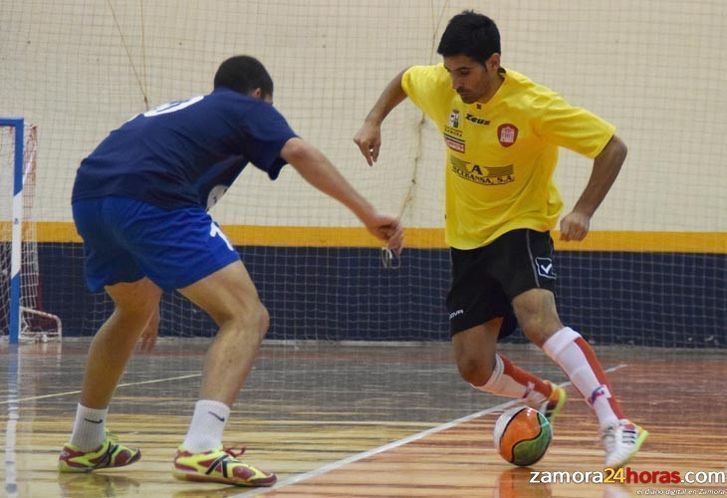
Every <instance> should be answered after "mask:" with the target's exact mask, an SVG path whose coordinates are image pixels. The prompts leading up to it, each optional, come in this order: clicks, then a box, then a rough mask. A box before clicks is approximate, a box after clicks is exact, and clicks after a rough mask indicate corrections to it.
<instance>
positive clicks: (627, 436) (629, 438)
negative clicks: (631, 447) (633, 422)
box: [621, 426, 636, 444]
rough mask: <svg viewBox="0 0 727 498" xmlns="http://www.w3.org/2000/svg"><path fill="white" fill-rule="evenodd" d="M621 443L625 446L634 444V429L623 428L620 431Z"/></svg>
mask: <svg viewBox="0 0 727 498" xmlns="http://www.w3.org/2000/svg"><path fill="white" fill-rule="evenodd" d="M621 441H623V442H624V443H626V444H634V443H635V442H636V427H634V426H630V427H628V426H627V427H624V428H623V430H622V431H621Z"/></svg>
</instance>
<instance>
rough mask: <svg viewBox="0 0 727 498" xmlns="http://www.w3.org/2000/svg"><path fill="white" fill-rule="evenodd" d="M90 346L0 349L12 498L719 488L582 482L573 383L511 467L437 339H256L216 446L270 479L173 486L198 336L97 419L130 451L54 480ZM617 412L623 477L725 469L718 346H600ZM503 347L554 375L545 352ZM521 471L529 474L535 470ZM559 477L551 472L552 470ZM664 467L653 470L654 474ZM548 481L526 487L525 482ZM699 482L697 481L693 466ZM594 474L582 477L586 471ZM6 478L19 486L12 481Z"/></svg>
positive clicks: (726, 487)
mask: <svg viewBox="0 0 727 498" xmlns="http://www.w3.org/2000/svg"><path fill="white" fill-rule="evenodd" d="M87 345H88V343H87V341H79V340H75V341H73V340H67V341H66V342H64V343H63V344H62V345H58V344H38V345H24V346H21V347H20V349H19V350H18V351H15V350H12V349H10V348H9V347H8V346H7V344H3V345H2V346H0V358H2V363H1V365H2V366H3V367H2V371H0V405H1V406H0V419H2V423H3V427H2V431H0V438H1V440H0V451H3V452H4V458H3V462H4V464H3V466H2V467H0V480H2V481H3V484H4V490H5V493H6V496H22V497H26V496H28V497H31V496H32V497H107V496H117V497H120V496H144V497H178V498H180V497H233V496H240V497H245V496H260V495H264V496H269V497H356V498H359V497H463V498H464V497H478V498H480V497H485V498H489V497H512V498H532V497H538V498H539V497H581V498H590V497H598V498H625V497H630V496H680V495H684V496H720V495H722V496H724V495H727V482H722V483H714V482H713V483H711V484H707V483H701V484H699V483H695V484H689V485H687V484H673V483H670V484H660V483H656V484H654V483H636V484H630V485H621V484H594V483H590V484H589V483H583V482H570V483H564V482H562V481H563V480H564V479H566V475H565V473H568V476H569V478H570V479H571V480H572V481H573V480H575V481H577V480H582V479H583V478H584V476H585V472H588V471H598V470H601V465H600V463H601V459H602V451H601V449H600V444H599V442H598V438H597V435H596V423H595V419H594V417H593V416H592V415H591V414H590V412H589V410H588V409H587V407H586V406H585V404H584V403H583V402H582V401H581V400H579V399H578V395H577V393H576V392H575V390H574V389H573V388H572V387H570V388H569V389H568V393H569V395H570V402H569V404H568V405H567V406H566V408H565V411H564V413H563V415H562V416H561V418H559V419H558V421H557V423H556V426H555V430H554V432H555V436H554V441H553V444H552V446H551V448H550V450H549V452H548V454H547V455H546V456H545V458H544V459H543V460H542V461H541V462H539V463H538V464H536V465H535V466H534V468H533V469H516V468H514V467H512V466H510V465H509V464H507V463H505V462H504V461H502V460H501V459H500V458H499V457H498V456H497V454H496V453H495V451H494V450H493V449H492V447H491V446H492V443H491V440H492V437H491V432H492V426H493V423H494V421H495V419H496V418H497V415H498V413H499V412H501V411H502V409H503V404H502V403H503V402H504V401H506V400H503V399H497V398H494V397H490V396H487V395H484V394H482V393H480V392H477V391H475V390H473V389H472V388H470V387H469V386H467V385H466V384H464V383H463V382H462V381H460V380H459V378H458V376H457V374H456V371H455V368H454V366H453V364H452V361H451V351H450V347H449V345H448V344H428V345H417V346H401V345H384V346H352V345H340V344H317V345H316V344H305V345H298V346H294V345H265V346H264V347H263V349H262V351H261V354H260V358H259V361H258V363H257V366H256V368H255V370H254V371H253V373H252V375H251V377H250V378H249V380H248V383H247V386H246V388H245V390H244V391H243V393H242V394H241V396H240V399H239V402H238V403H237V405H236V406H235V407H234V409H233V416H232V417H231V421H230V423H229V424H228V427H227V431H226V441H225V442H226V443H227V444H228V445H229V444H230V443H235V442H238V441H239V442H241V443H242V444H244V445H245V446H246V448H247V452H246V455H247V459H248V460H249V461H250V462H252V463H255V464H257V465H259V466H260V467H262V468H265V469H268V470H272V471H274V472H276V473H277V474H278V477H279V483H278V485H277V486H276V487H275V488H272V489H267V490H256V489H253V490H246V489H245V488H232V487H228V486H223V485H214V484H209V485H207V484H196V483H187V482H183V481H177V480H174V479H173V478H172V477H171V474H170V468H171V459H172V457H173V454H174V450H175V447H176V446H177V445H178V444H179V443H180V442H181V440H182V438H183V435H184V433H185V431H186V426H187V423H188V421H189V417H190V415H191V411H192V408H193V404H194V401H195V400H196V398H197V389H198V386H199V380H200V377H199V371H200V366H201V362H202V355H203V352H204V350H205V348H206V345H207V342H206V341H204V340H198V339H196V340H183V341H179V340H177V341H163V342H162V343H161V344H159V345H158V346H157V348H156V350H155V351H154V352H153V353H151V354H146V355H138V356H137V357H135V358H134V360H133V361H132V364H131V365H130V368H129V370H128V372H127V374H126V376H125V377H124V379H123V380H122V383H123V384H122V386H120V387H119V389H118V391H117V394H116V397H115V399H114V402H113V403H112V405H111V412H110V415H109V426H110V429H111V430H113V431H114V432H117V433H118V434H119V435H120V437H121V438H122V440H123V441H124V442H126V443H128V444H132V445H138V446H139V447H140V448H141V450H142V454H143V457H142V460H141V461H140V462H139V463H137V464H135V465H133V466H130V467H127V468H122V469H116V470H112V471H105V472H98V473H95V474H89V475H58V474H57V473H56V471H55V463H56V458H57V455H58V451H59V449H60V447H61V446H62V445H63V443H64V442H65V441H66V439H67V437H68V434H69V431H70V429H71V425H72V419H73V415H74V411H75V404H76V402H77V399H78V394H77V389H78V386H79V384H80V379H81V374H82V365H83V362H84V360H85V353H86V349H87ZM597 352H599V354H600V356H601V359H602V361H603V363H604V365H605V367H606V368H608V369H609V370H610V374H609V375H610V378H611V379H612V381H613V384H614V388H615V390H616V392H617V394H618V395H619V396H620V398H621V399H622V404H623V405H624V407H625V409H626V411H627V414H629V415H630V416H631V417H632V418H633V419H635V420H637V421H638V422H639V423H641V424H642V425H644V426H645V427H647V428H648V429H649V430H650V431H651V437H650V439H649V440H648V441H647V443H646V445H645V447H644V448H643V450H642V452H641V453H640V454H639V456H638V457H637V458H636V459H635V460H634V461H633V462H632V463H631V465H630V467H631V470H632V471H633V472H634V473H640V474H642V479H643V478H644V477H649V476H651V475H652V474H653V472H679V473H680V475H681V476H684V475H685V474H686V473H687V472H690V471H693V472H712V473H713V474H712V478H713V479H714V478H717V477H718V476H719V472H721V473H722V474H721V475H722V476H724V475H725V473H727V467H726V465H727V403H726V402H725V396H726V395H727V388H725V379H726V378H727V360H726V358H727V357H726V356H725V352H718V351H712V352H705V351H687V350H678V351H674V350H667V349H651V350H649V349H638V348H602V349H597ZM506 353H507V354H508V355H509V356H510V357H511V358H512V359H513V360H514V361H516V362H518V363H519V364H521V365H522V366H524V367H526V368H529V369H531V370H533V371H535V372H537V373H539V374H542V375H543V376H545V377H546V378H550V379H553V380H555V381H558V382H563V381H565V380H566V379H565V378H564V376H563V374H562V373H561V372H560V371H559V370H558V369H557V368H556V367H554V366H553V365H552V364H551V363H550V362H549V361H548V360H547V359H546V358H545V357H544V355H543V354H542V353H541V352H540V351H538V350H536V349H534V348H532V347H526V346H509V347H507V348H506ZM532 471H538V472H540V475H539V476H537V477H533V474H532V473H531V472H532ZM554 472H560V473H561V475H560V476H557V475H554V474H552V473H554ZM656 475H661V474H656ZM548 476H550V480H553V479H560V481H559V482H549V483H548V482H546V483H531V482H530V481H531V480H532V479H540V480H541V481H542V480H545V481H547V480H548ZM696 477H701V478H704V477H705V474H699V475H697V476H696ZM592 479H593V478H592ZM13 484H14V485H15V487H14V486H13Z"/></svg>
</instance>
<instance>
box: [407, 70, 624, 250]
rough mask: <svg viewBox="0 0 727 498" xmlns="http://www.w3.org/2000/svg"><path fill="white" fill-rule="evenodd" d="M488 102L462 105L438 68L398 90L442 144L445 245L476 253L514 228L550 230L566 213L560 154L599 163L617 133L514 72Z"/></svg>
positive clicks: (414, 74)
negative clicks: (558, 172) (556, 177)
mask: <svg viewBox="0 0 727 498" xmlns="http://www.w3.org/2000/svg"><path fill="white" fill-rule="evenodd" d="M503 76H504V81H503V82H502V84H501V85H500V88H499V89H498V90H497V92H496V93H495V95H494V96H493V97H492V98H491V99H490V100H489V101H488V102H486V103H480V102H475V103H472V104H465V103H464V102H463V101H462V99H461V98H460V97H459V95H458V94H457V92H455V91H454V89H453V88H452V83H451V80H450V77H449V73H447V70H446V69H445V68H444V65H443V64H437V65H434V66H413V67H411V68H409V69H408V70H407V71H405V72H404V75H403V76H402V80H401V86H402V89H403V90H404V91H405V92H406V94H407V95H408V97H409V98H410V99H411V100H412V101H413V102H414V103H415V104H416V105H417V107H419V108H420V109H421V110H422V111H423V112H424V113H425V114H426V115H427V116H429V118H431V119H432V121H434V123H435V124H436V126H437V127H438V128H439V131H440V132H441V133H442V135H443V137H444V143H445V145H446V149H447V157H446V163H445V168H446V174H445V218H446V229H445V239H446V242H447V244H448V245H449V246H451V247H454V248H457V249H474V248H477V247H482V246H484V245H487V244H489V243H491V242H493V241H494V240H495V239H496V238H497V237H499V236H500V235H502V234H504V233H506V232H509V231H511V230H515V229H518V228H531V229H533V230H538V231H546V230H551V229H553V228H554V227H555V225H556V222H557V221H558V216H559V215H560V212H561V210H562V208H563V202H562V200H561V197H560V194H559V193H558V190H557V188H556V187H555V184H554V182H553V172H554V171H555V166H556V163H557V161H558V147H567V148H568V149H570V150H572V151H574V152H577V153H579V154H582V155H584V156H587V157H590V158H594V157H596V156H597V155H598V154H599V153H600V152H601V151H602V150H603V148H604V147H605V146H606V144H608V142H609V141H610V140H611V138H612V137H613V134H614V129H615V128H614V126H613V125H612V124H610V123H608V122H606V121H604V120H603V119H601V118H600V117H598V116H596V115H595V114H593V113H591V112H589V111H587V110H585V109H582V108H579V107H573V106H571V105H570V104H568V103H567V102H566V101H565V100H564V99H563V97H561V96H560V95H558V94H557V93H555V92H553V91H552V90H550V89H548V88H546V87H544V86H542V85H539V84H537V83H534V82H533V81H531V80H530V79H528V78H527V77H525V76H523V75H522V74H519V73H517V72H515V71H512V70H509V69H508V70H506V71H505V72H504V74H503Z"/></svg>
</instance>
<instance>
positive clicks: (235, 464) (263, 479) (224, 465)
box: [172, 446, 277, 486]
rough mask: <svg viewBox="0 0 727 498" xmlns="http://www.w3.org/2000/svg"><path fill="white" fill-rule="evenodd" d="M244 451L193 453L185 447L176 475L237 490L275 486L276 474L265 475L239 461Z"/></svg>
mask: <svg viewBox="0 0 727 498" xmlns="http://www.w3.org/2000/svg"><path fill="white" fill-rule="evenodd" d="M244 452H245V450H244V449H237V450H236V449H234V448H223V447H222V446H220V447H219V448H217V449H214V450H210V451H205V452H203V453H190V452H188V451H186V450H184V449H183V448H182V447H181V446H180V447H179V449H178V450H177V456H176V457H174V470H173V471H172V474H173V475H174V477H176V478H177V479H184V480H188V481H200V482H221V483H224V484H233V485H235V486H272V485H273V484H275V481H277V477H276V476H275V474H272V473H268V472H263V471H262V470H260V469H258V468H256V467H253V466H252V465H249V464H247V463H244V462H242V461H240V460H239V459H238V458H237V457H239V456H240V455H242V454H243V453H244Z"/></svg>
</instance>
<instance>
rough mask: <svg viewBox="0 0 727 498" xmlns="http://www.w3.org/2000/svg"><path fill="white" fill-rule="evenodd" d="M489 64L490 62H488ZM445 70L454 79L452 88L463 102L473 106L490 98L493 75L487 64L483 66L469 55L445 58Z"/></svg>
mask: <svg viewBox="0 0 727 498" xmlns="http://www.w3.org/2000/svg"><path fill="white" fill-rule="evenodd" d="M488 62H489V61H488ZM444 68H445V69H446V70H447V72H448V73H449V76H450V78H451V79H452V88H454V91H456V92H457V93H458V94H459V96H460V98H461V99H462V101H463V102H464V103H466V104H471V103H473V102H476V101H478V100H480V99H481V98H483V97H489V96H490V94H491V92H492V88H493V84H494V83H493V78H492V77H493V74H495V75H497V71H494V73H493V71H490V70H488V68H487V62H486V63H485V64H482V63H481V62H477V61H476V60H474V59H472V58H470V57H469V56H467V55H453V56H449V57H444Z"/></svg>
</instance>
